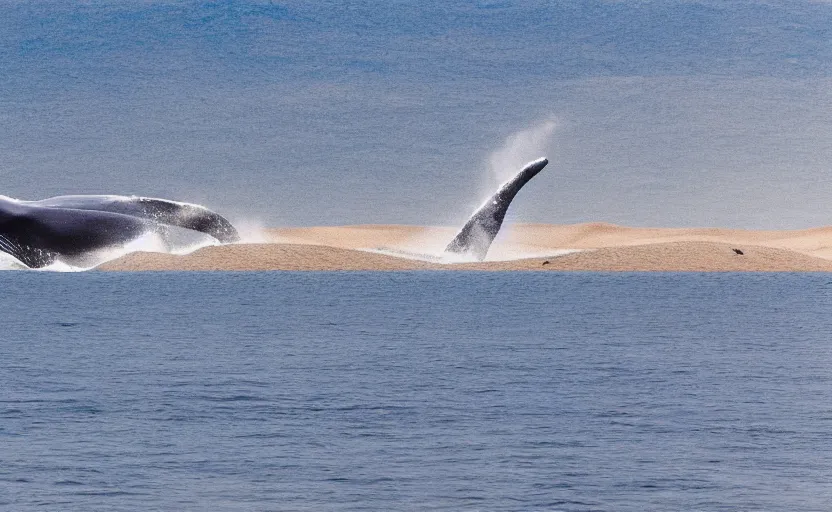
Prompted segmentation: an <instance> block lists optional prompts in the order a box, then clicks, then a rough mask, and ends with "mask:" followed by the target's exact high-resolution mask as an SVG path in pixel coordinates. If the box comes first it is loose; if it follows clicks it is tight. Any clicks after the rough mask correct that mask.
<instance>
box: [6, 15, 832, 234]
mask: <svg viewBox="0 0 832 512" xmlns="http://www.w3.org/2000/svg"><path fill="white" fill-rule="evenodd" d="M0 6H2V8H3V12H4V16H3V17H2V19H0V177H2V179H3V183H4V187H3V190H0V193H2V194H4V195H8V196H12V197H18V198H21V199H38V198H44V197H49V196H54V195H61V194H84V193H115V194H137V195H146V196H155V197H164V198H170V199H178V200H184V201H191V202H197V203H201V204H204V205H206V206H209V207H211V208H213V209H215V210H217V211H219V212H221V213H223V214H226V215H228V216H229V217H230V218H232V219H235V220H236V219H245V220H248V221H254V222H258V223H262V224H264V225H270V226H303V225H347V224H362V223H398V224H428V225H457V224H461V223H462V222H464V220H465V218H466V217H467V216H468V214H470V213H471V211H473V210H474V209H475V208H476V207H477V206H478V205H479V204H480V202H481V201H482V200H483V198H484V197H485V196H486V195H487V194H488V193H489V192H490V191H492V190H493V189H494V188H496V186H497V185H498V184H499V183H500V181H501V180H503V179H505V178H506V177H508V176H510V175H511V174H512V173H513V172H515V171H516V170H519V168H520V167H521V166H522V164H523V163H525V162H526V161H529V160H532V159H535V158H538V157H541V156H546V157H548V158H549V160H550V164H549V166H548V167H547V168H546V169H545V170H544V171H543V172H542V173H541V174H540V175H538V177H536V178H535V179H534V180H533V181H532V182H531V183H530V184H529V185H528V186H527V187H526V188H525V189H524V190H523V191H522V192H521V194H520V195H518V197H517V199H516V201H515V203H514V205H513V206H512V208H511V210H510V212H509V220H510V221H514V222H546V223H556V224H561V223H575V222H599V221H600V222H610V223H616V224H624V225H635V226H679V227H693V226H724V227H737V228H771V229H787V228H805V227H811V226H818V225H828V224H832V221H830V219H831V218H832V201H830V200H832V173H831V171H832V167H830V165H831V164H832V116H831V115H830V113H832V2H828V1H808V0H792V1H775V0H769V1H748V2H742V1H737V2H731V1H719V2H716V1H713V2H712V1H691V2H686V1H673V0H656V1H644V0H638V1H637V0H632V1H628V0H620V1H585V2H584V1H564V2H558V1H551V0H548V1H533V0H518V1H512V0H506V1H499V0H491V1H458V2H448V1H435V2H433V1H419V2H415V1H396V0H388V1H355V2H343V1H326V0H322V1H314V2H311V1H310V2H301V1H288V2H278V1H275V2H268V1H237V2H174V1H152V0H150V1H131V0H125V1H118V2H108V1H85V2H63V1H60V2H39V1H26V2H23V1H16V0H11V1H0Z"/></svg>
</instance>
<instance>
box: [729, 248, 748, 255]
mask: <svg viewBox="0 0 832 512" xmlns="http://www.w3.org/2000/svg"><path fill="white" fill-rule="evenodd" d="M731 250H732V251H734V252H735V253H737V254H739V255H740V256H742V255H743V254H745V253H744V252H742V251H741V250H739V249H731Z"/></svg>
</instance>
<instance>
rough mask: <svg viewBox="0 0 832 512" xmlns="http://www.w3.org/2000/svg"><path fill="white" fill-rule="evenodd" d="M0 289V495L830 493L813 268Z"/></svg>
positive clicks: (828, 320)
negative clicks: (771, 271) (801, 270)
mask: <svg viewBox="0 0 832 512" xmlns="http://www.w3.org/2000/svg"><path fill="white" fill-rule="evenodd" d="M0 282H1V283H2V287H3V290H4V292H3V294H2V296H0V305H2V312H3V313H2V317H1V319H0V327H2V331H0V338H1V339H2V343H0V509H3V510H14V511H27V510H36V509H37V510H64V511H90V510H107V511H116V510H212V511H217V510H246V511H248V510H316V511H320V510H355V511H358V510H362V511H363V510H367V511H370V510H563V511H589V510H609V511H644V510H657V511H658V510H828V506H829V503H830V502H832V444H831V443H829V436H830V432H832V317H830V311H832V276H830V275H828V274H811V275H809V274H604V273H574V274H567V273H554V272H547V273H457V272H435V273H428V272H425V273H286V272H275V273H138V274H129V273H127V274H118V273H114V274H108V273H96V272H90V273H83V274H51V273H28V272H5V273H2V274H0Z"/></svg>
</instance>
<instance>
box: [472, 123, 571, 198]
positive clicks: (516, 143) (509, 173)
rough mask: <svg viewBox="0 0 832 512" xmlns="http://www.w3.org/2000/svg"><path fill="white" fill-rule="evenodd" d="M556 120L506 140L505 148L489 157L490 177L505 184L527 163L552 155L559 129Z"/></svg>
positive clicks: (513, 135) (514, 134)
mask: <svg viewBox="0 0 832 512" xmlns="http://www.w3.org/2000/svg"><path fill="white" fill-rule="evenodd" d="M557 126H558V125H557V122H556V121H555V120H554V119H547V120H546V121H544V122H542V123H539V124H536V125H534V126H532V127H531V128H527V129H525V130H520V131H518V132H516V133H513V134H511V135H510V136H509V137H507V138H506V140H505V142H504V143H503V146H502V147H501V148H500V149H498V150H496V151H494V152H493V153H491V155H490V156H489V157H488V169H489V176H490V177H491V178H492V179H493V180H494V181H495V182H497V183H503V182H505V181H507V180H509V179H511V178H512V177H514V175H515V174H517V171H519V170H520V169H521V168H522V167H523V166H524V165H525V164H526V163H528V162H530V161H531V160H534V159H535V158H539V157H540V155H550V154H552V153H553V151H552V143H553V138H554V134H555V130H556V128H557Z"/></svg>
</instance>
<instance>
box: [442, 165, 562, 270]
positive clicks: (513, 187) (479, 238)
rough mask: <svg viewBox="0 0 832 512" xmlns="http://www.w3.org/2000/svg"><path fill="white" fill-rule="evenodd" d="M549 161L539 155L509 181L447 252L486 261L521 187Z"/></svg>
mask: <svg viewBox="0 0 832 512" xmlns="http://www.w3.org/2000/svg"><path fill="white" fill-rule="evenodd" d="M548 163H549V160H547V159H545V158H538V159H537V160H534V161H532V162H529V163H527V164H526V165H525V166H524V167H523V168H522V169H521V170H520V172H518V173H517V174H516V175H515V176H514V177H513V178H511V179H510V180H508V181H506V182H505V183H503V184H502V185H500V187H499V188H498V189H497V192H495V193H494V194H493V195H492V196H491V197H489V198H488V199H487V200H486V201H485V202H484V203H483V204H482V205H481V206H480V207H479V208H477V210H476V211H474V213H473V214H472V215H471V216H470V218H469V219H468V221H467V222H466V223H465V225H464V226H462V229H460V230H459V232H458V233H457V234H456V236H455V237H454V238H453V240H451V241H450V243H448V245H447V246H446V247H445V251H444V254H446V255H457V256H462V257H464V258H473V259H475V260H476V261H483V260H484V259H485V257H486V255H487V254H488V249H489V248H490V247H491V243H492V242H493V241H494V237H496V236H497V233H499V232H500V227H502V225H503V220H504V219H505V217H506V212H507V211H508V207H509V206H510V205H511V202H512V201H513V200H514V197H515V196H516V195H517V193H518V192H520V189H522V188H523V186H524V185H525V184H526V183H528V182H529V181H530V180H531V179H532V178H534V177H535V176H537V174H538V173H539V172H540V171H542V170H543V168H544V167H546V165H547V164H548Z"/></svg>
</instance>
